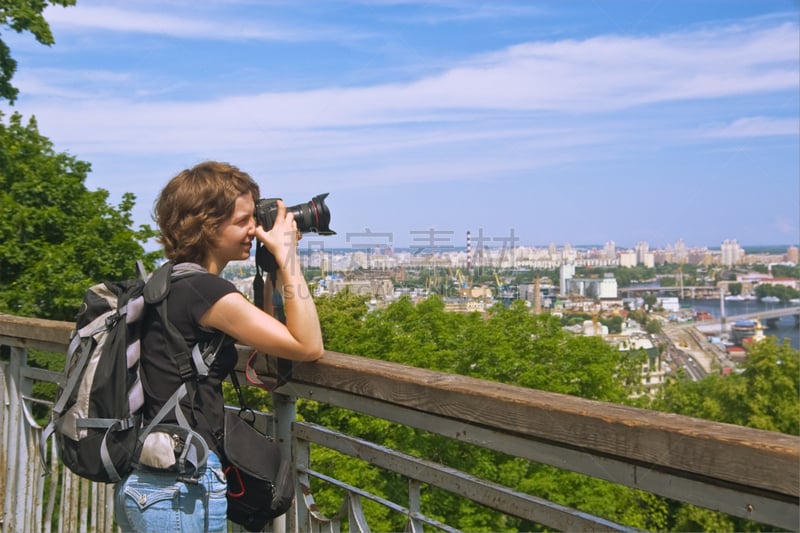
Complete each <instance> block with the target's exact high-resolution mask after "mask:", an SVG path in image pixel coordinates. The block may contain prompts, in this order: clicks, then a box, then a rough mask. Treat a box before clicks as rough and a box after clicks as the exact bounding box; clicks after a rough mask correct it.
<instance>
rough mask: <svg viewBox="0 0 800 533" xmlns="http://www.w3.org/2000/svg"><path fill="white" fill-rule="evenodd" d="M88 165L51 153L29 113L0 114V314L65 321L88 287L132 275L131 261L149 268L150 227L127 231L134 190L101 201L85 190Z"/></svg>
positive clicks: (71, 316)
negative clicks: (112, 202) (26, 115)
mask: <svg viewBox="0 0 800 533" xmlns="http://www.w3.org/2000/svg"><path fill="white" fill-rule="evenodd" d="M90 169H91V165H90V164H89V163H87V162H84V161H80V160H78V159H77V158H75V157H73V156H71V155H68V154H66V153H57V152H55V150H54V149H53V145H52V143H51V142H50V140H48V139H47V138H46V137H44V136H42V135H41V134H40V133H39V131H38V128H37V125H36V120H35V118H31V119H30V120H29V121H28V123H27V124H24V123H23V119H22V117H21V116H20V115H19V114H18V113H15V114H13V115H12V116H11V117H10V119H9V122H8V124H5V123H4V121H3V115H2V113H0V212H2V213H3V216H2V218H0V312H6V313H11V314H15V315H22V316H34V317H38V318H50V319H55V320H73V319H74V318H75V313H76V311H77V309H78V306H79V305H80V302H81V300H82V298H83V294H84V292H85V291H86V289H87V288H88V287H89V286H90V285H92V284H93V283H96V282H98V281H103V280H106V279H125V278H131V277H134V276H135V274H136V261H137V260H138V259H143V260H144V261H145V263H146V264H147V265H148V266H152V264H153V262H154V254H146V253H145V252H144V248H143V244H144V243H145V242H146V241H147V240H148V239H149V238H151V237H152V236H153V235H154V232H153V231H152V229H151V228H150V227H149V226H147V225H142V226H140V227H139V228H138V229H136V230H134V229H131V227H132V226H133V221H132V216H131V209H132V208H133V206H134V201H135V197H134V195H133V194H130V193H127V194H125V195H123V197H122V201H121V202H120V204H119V205H118V206H112V205H109V204H108V202H107V201H108V192H107V191H106V190H104V189H99V190H97V191H90V190H88V189H87V188H86V186H85V180H86V176H87V174H88V172H89V171H90Z"/></svg>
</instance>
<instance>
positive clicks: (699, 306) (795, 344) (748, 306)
mask: <svg viewBox="0 0 800 533" xmlns="http://www.w3.org/2000/svg"><path fill="white" fill-rule="evenodd" d="M687 305H688V306H691V307H692V308H693V309H694V310H695V311H706V312H708V313H710V314H711V316H713V317H714V318H719V317H720V305H719V299H716V300H690V299H685V300H681V306H687ZM784 307H796V305H795V304H791V303H781V302H778V303H765V302H762V301H761V300H738V301H737V300H725V316H728V317H730V316H736V315H743V314H747V313H756V312H759V311H770V310H775V309H782V308H784ZM765 325H766V324H765ZM764 334H765V335H771V336H774V337H777V338H778V339H780V340H781V341H782V340H783V339H789V342H790V344H791V345H792V348H794V349H795V350H800V327H798V326H797V323H796V322H795V318H794V317H793V316H783V317H781V318H780V320H778V324H777V325H776V327H774V328H769V329H765V330H764Z"/></svg>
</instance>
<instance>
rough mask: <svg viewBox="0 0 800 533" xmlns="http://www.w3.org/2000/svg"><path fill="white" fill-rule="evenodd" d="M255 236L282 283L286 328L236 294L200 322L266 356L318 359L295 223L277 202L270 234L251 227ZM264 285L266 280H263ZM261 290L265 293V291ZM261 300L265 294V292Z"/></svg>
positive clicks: (318, 338) (318, 339)
mask: <svg viewBox="0 0 800 533" xmlns="http://www.w3.org/2000/svg"><path fill="white" fill-rule="evenodd" d="M255 233H256V237H257V238H258V240H259V241H261V242H263V243H264V245H265V246H266V247H267V249H268V250H269V251H270V252H271V253H272V254H273V255H274V256H275V260H276V262H277V264H278V278H279V279H278V282H279V284H280V285H282V292H283V306H284V313H285V315H286V324H283V323H281V322H280V321H278V320H276V319H275V318H273V317H272V316H270V315H269V314H267V313H266V312H264V311H262V310H261V309H258V308H257V307H256V306H254V305H253V304H251V303H250V302H248V301H247V299H245V297H244V296H242V295H241V294H239V293H231V294H228V295H226V296H224V297H222V298H220V299H219V300H218V301H217V302H215V303H214V305H212V306H211V307H210V308H209V309H208V311H206V312H205V314H204V315H203V316H202V318H201V319H200V323H201V324H202V325H203V326H205V327H210V328H215V329H219V330H221V331H224V332H225V333H227V334H228V335H230V336H232V337H233V338H235V339H236V340H237V341H238V342H240V343H242V344H246V345H249V346H252V347H253V348H256V349H257V350H259V351H261V352H265V353H268V354H270V355H274V356H278V357H283V358H286V359H293V360H296V361H315V360H317V359H319V358H320V357H322V353H323V351H324V348H323V344H322V330H321V329H320V324H319V317H318V316H317V308H316V306H315V305H314V300H313V299H312V298H311V291H310V290H309V287H308V284H307V283H306V280H305V276H304V275H303V272H302V269H301V268H300V263H299V261H298V257H297V225H296V223H295V222H294V217H293V215H292V214H291V213H290V212H289V213H287V211H286V206H285V204H284V203H283V202H279V203H278V211H277V214H276V217H275V223H274V225H273V227H272V228H271V229H270V230H269V231H264V228H262V227H261V226H258V227H256V231H255ZM267 285H271V281H270V280H267ZM265 292H266V291H265ZM265 296H266V294H265Z"/></svg>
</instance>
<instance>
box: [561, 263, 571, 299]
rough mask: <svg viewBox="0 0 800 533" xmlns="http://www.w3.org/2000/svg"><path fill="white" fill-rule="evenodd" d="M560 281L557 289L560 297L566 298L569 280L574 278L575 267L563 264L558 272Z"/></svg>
mask: <svg viewBox="0 0 800 533" xmlns="http://www.w3.org/2000/svg"><path fill="white" fill-rule="evenodd" d="M559 274H560V279H559V285H558V286H559V287H560V289H561V290H560V291H559V292H560V293H561V296H566V295H567V294H569V280H570V279H572V278H573V277H574V276H575V265H574V264H572V263H564V264H563V265H561V269H560V271H559Z"/></svg>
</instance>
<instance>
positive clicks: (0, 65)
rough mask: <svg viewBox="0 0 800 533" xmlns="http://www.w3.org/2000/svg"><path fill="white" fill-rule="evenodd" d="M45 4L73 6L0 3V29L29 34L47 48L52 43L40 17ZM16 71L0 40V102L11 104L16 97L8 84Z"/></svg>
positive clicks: (31, 0) (71, 0)
mask: <svg viewBox="0 0 800 533" xmlns="http://www.w3.org/2000/svg"><path fill="white" fill-rule="evenodd" d="M48 4H49V5H54V6H56V5H58V6H64V7H67V6H72V5H75V0H3V1H2V2H0V26H6V27H8V28H11V29H12V30H14V31H15V32H17V33H21V32H23V31H29V32H31V34H33V36H34V37H35V38H36V40H37V41H39V42H40V43H42V44H44V45H47V46H50V45H52V44H53V43H54V42H55V40H54V39H53V34H52V32H51V31H50V25H49V24H48V23H47V21H46V20H45V18H44V15H43V12H44V9H45V8H46V7H47V6H48ZM16 71H17V62H16V61H15V60H14V58H12V57H11V50H10V49H9V47H8V45H7V44H6V43H5V42H4V41H3V39H1V38H0V99H4V100H8V101H9V103H12V104H13V103H14V101H15V100H16V99H17V95H18V94H19V89H17V88H16V87H14V86H13V85H12V84H11V78H13V77H14V73H16Z"/></svg>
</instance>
